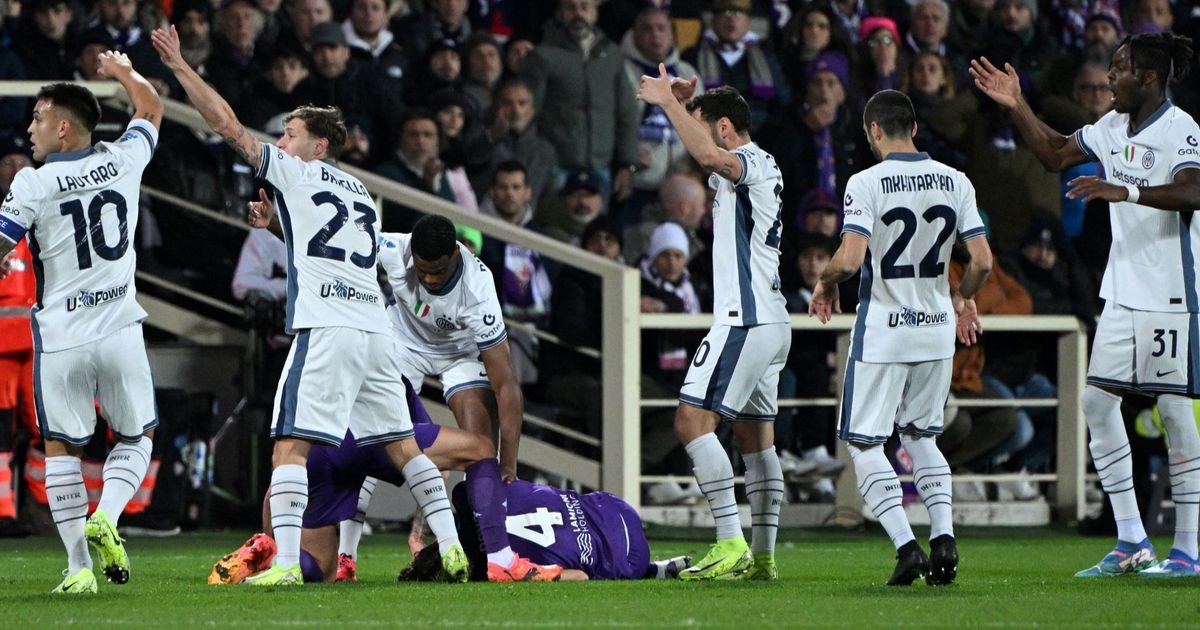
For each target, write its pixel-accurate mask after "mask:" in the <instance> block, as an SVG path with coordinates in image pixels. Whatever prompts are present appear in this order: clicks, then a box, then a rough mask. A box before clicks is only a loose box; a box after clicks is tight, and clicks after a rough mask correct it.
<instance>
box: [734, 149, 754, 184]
mask: <svg viewBox="0 0 1200 630" xmlns="http://www.w3.org/2000/svg"><path fill="white" fill-rule="evenodd" d="M733 154H734V155H736V156H737V159H738V161H739V162H741V163H742V176H741V177H739V178H738V180H737V181H736V182H734V185H736V186H741V185H742V183H743V182H745V181H746V176H747V175H749V174H750V163H749V162H747V161H746V156H745V155H742V153H741V152H740V151H734V152H733Z"/></svg>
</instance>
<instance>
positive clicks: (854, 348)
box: [850, 249, 875, 361]
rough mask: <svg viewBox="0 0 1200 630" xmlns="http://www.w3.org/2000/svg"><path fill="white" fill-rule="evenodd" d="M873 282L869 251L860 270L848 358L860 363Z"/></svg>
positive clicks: (873, 274) (873, 273) (873, 275)
mask: <svg viewBox="0 0 1200 630" xmlns="http://www.w3.org/2000/svg"><path fill="white" fill-rule="evenodd" d="M874 281H875V272H874V271H873V270H872V267H871V250H870V249H868V250H867V256H866V258H864V259H863V264H862V269H861V271H860V272H859V279H858V312H857V314H856V316H855V318H854V332H853V333H852V335H851V338H850V343H851V346H850V358H851V359H854V360H856V361H862V357H863V337H865V336H866V334H867V313H868V312H869V311H870V309H871V285H872V284H874Z"/></svg>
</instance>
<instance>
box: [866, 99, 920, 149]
mask: <svg viewBox="0 0 1200 630" xmlns="http://www.w3.org/2000/svg"><path fill="white" fill-rule="evenodd" d="M863 122H864V123H866V124H867V125H868V126H869V125H870V124H871V123H875V124H877V125H879V128H880V129H882V130H883V135H885V136H887V137H889V138H911V137H912V130H913V125H914V124H916V122H917V112H916V111H915V110H914V109H913V104H912V101H911V100H909V98H908V96H907V95H906V94H905V93H904V92H900V91H899V90H883V91H882V92H877V93H876V94H875V96H872V97H871V100H869V101H867V107H866V109H864V110H863Z"/></svg>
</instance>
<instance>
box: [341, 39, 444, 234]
mask: <svg viewBox="0 0 1200 630" xmlns="http://www.w3.org/2000/svg"><path fill="white" fill-rule="evenodd" d="M339 32H340V31H339ZM396 127H397V129H398V131H399V133H400V146H399V148H398V149H397V150H396V151H395V152H394V153H393V154H392V155H391V156H390V157H389V158H388V159H386V160H384V161H383V163H382V164H380V165H379V166H377V167H375V172H376V173H377V174H379V175H382V176H384V177H387V178H389V179H392V180H394V181H397V182H399V183H401V184H404V185H405V186H411V187H413V188H416V189H417V190H420V191H423V192H427V193H429V194H432V195H436V196H438V197H441V198H442V199H445V200H446V201H451V202H452V201H454V190H453V189H452V188H451V187H450V182H448V181H446V174H445V165H444V164H442V161H441V159H439V158H438V152H439V147H438V127H437V119H436V118H435V117H434V115H433V113H432V112H430V111H429V110H426V109H420V108H414V109H411V110H409V111H408V112H407V113H405V114H404V116H403V117H402V118H401V119H400V122H399V124H398V125H397V126H396ZM418 218H420V211H419V210H416V209H414V208H409V207H407V206H401V205H399V204H397V203H395V202H392V201H384V204H383V218H382V220H381V224H382V225H381V228H380V229H381V230H382V231H384V232H411V231H412V226H413V224H414V223H416V222H417V219H418Z"/></svg>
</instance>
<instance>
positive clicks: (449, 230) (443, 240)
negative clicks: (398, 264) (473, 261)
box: [412, 214, 458, 260]
mask: <svg viewBox="0 0 1200 630" xmlns="http://www.w3.org/2000/svg"><path fill="white" fill-rule="evenodd" d="M456 247H458V235H457V234H456V233H455V231H454V223H453V222H452V221H450V219H447V218H446V217H444V216H442V215H440V214H427V215H425V216H423V217H421V218H420V219H418V220H417V223H416V224H415V225H413V230H412V248H413V253H414V254H416V255H417V258H420V259H421V260H437V259H439V258H441V257H442V256H449V255H451V254H453V253H454V249H455V248H456Z"/></svg>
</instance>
